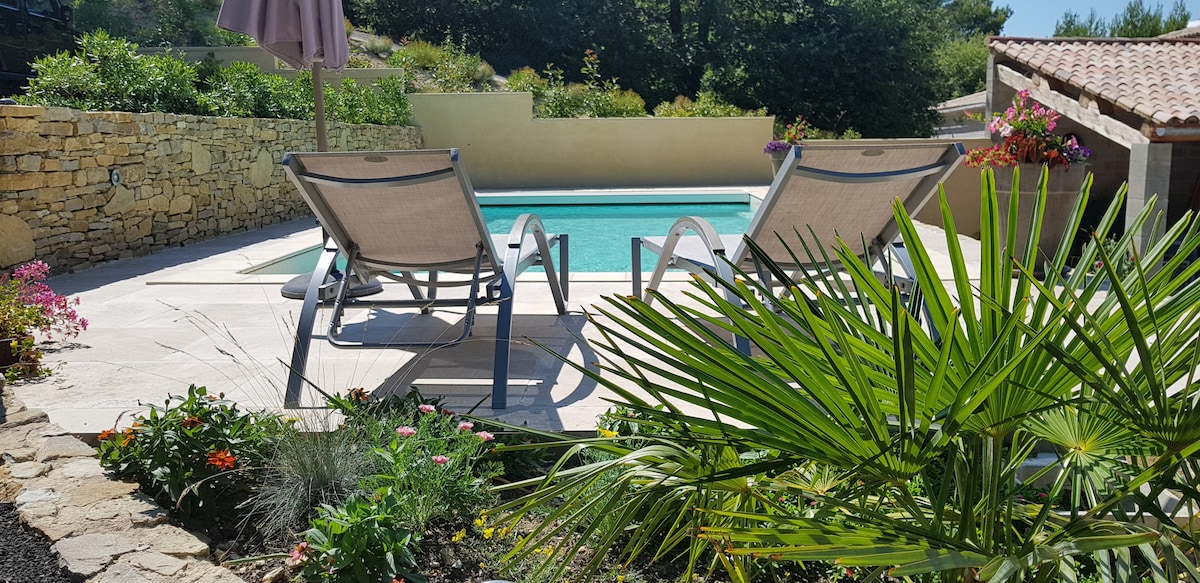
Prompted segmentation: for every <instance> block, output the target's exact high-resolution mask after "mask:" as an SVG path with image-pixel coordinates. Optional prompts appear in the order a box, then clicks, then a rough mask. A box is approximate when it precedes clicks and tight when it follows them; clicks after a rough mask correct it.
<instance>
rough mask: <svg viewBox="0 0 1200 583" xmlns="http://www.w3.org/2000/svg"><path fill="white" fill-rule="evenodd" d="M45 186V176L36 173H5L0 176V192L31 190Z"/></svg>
mask: <svg viewBox="0 0 1200 583" xmlns="http://www.w3.org/2000/svg"><path fill="white" fill-rule="evenodd" d="M45 185H46V176H45V175H43V174H39V173H36V172H22V173H5V174H3V175H0V191H5V190H33V189H35V188H41V187H43V186H45Z"/></svg>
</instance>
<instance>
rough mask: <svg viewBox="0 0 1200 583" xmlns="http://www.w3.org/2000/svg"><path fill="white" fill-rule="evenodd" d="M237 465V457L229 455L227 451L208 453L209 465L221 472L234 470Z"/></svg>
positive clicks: (219, 450)
mask: <svg viewBox="0 0 1200 583" xmlns="http://www.w3.org/2000/svg"><path fill="white" fill-rule="evenodd" d="M235 464H237V456H234V455H233V454H231V453H229V450H227V449H218V450H214V451H210V452H208V465H210V466H213V467H215V468H217V469H219V470H232V469H233V466H234V465H235Z"/></svg>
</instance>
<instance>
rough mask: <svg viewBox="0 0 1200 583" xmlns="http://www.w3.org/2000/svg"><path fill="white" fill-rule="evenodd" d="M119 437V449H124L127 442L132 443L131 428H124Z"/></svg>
mask: <svg viewBox="0 0 1200 583" xmlns="http://www.w3.org/2000/svg"><path fill="white" fill-rule="evenodd" d="M121 435H122V436H123V437H122V439H121V444H120V445H121V447H125V446H127V445H129V442H131V441H133V428H132V427H127V428H125V431H122V432H121Z"/></svg>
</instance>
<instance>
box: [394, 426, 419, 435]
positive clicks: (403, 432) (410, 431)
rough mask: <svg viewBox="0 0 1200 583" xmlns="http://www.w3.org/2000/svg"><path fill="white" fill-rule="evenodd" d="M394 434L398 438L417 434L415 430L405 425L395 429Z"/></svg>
mask: <svg viewBox="0 0 1200 583" xmlns="http://www.w3.org/2000/svg"><path fill="white" fill-rule="evenodd" d="M396 433H399V434H400V437H412V436H414V435H416V434H417V430H416V429H413V428H412V427H409V426H407V425H401V426H400V427H397V428H396Z"/></svg>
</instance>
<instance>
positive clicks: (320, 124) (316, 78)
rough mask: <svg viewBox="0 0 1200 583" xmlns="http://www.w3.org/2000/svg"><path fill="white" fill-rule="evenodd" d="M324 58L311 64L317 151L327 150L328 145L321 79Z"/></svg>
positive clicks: (323, 89)
mask: <svg viewBox="0 0 1200 583" xmlns="http://www.w3.org/2000/svg"><path fill="white" fill-rule="evenodd" d="M324 66H325V62H324V59H320V58H318V59H315V60H313V64H312V80H313V117H314V118H316V122H317V151H318V152H328V151H329V145H328V144H327V143H326V139H325V84H324V83H323V82H322V81H321V69H322V68H324Z"/></svg>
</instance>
